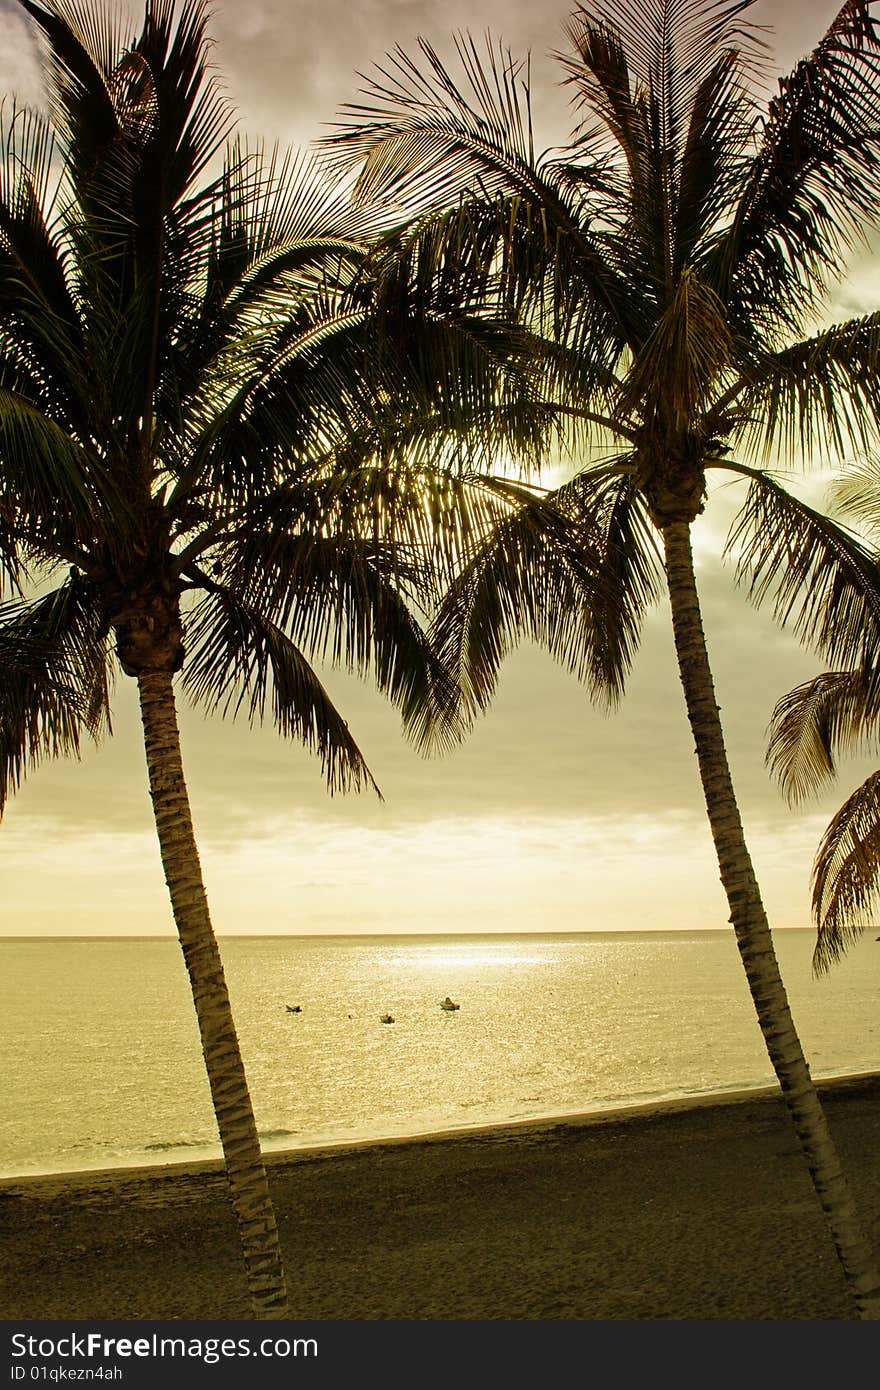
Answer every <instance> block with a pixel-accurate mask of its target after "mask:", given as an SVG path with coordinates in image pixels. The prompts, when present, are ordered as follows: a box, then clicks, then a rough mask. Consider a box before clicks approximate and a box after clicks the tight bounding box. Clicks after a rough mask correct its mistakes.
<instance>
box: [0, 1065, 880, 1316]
mask: <svg viewBox="0 0 880 1390" xmlns="http://www.w3.org/2000/svg"><path fill="white" fill-rule="evenodd" d="M822 1093H823V1099H824V1103H825V1106H826V1113H827V1114H828V1118H829V1122H830V1124H831V1127H832V1130H833V1133H834V1136H835V1139H836V1141H837V1144H838V1147H839V1150H840V1153H841V1156H842V1159H843V1162H844V1165H845V1168H846V1171H847V1174H848V1177H849V1180H850V1183H851V1186H852V1189H853V1191H854V1194H855V1196H856V1199H857V1201H858V1204H859V1206H860V1209H861V1212H862V1216H863V1220H864V1224H865V1227H866V1229H867V1230H868V1231H869V1232H870V1234H871V1236H872V1238H873V1240H874V1242H875V1244H877V1245H880V1076H872V1077H860V1078H851V1079H849V1080H846V1081H835V1082H834V1083H828V1084H826V1085H824V1086H823V1087H822ZM268 1164H269V1171H270V1180H271V1184H272V1191H273V1195H274V1198H275V1202H276V1206H277V1211H278V1216H279V1225H280V1229H281V1236H282V1242H283V1245H284V1249H285V1256H286V1260H287V1264H288V1269H289V1275H290V1282H291V1295H292V1304H293V1308H292V1313H293V1316H295V1317H298V1318H305V1319H311V1318H320V1319H345V1318H357V1319H362V1318H392V1319H410V1318H416V1319H424V1318H430V1319H460V1318H507V1319H524V1318H586V1319H594V1318H627V1319H649V1318H650V1319H656V1318H712V1319H718V1318H746V1319H752V1318H762V1319H766V1318H773V1319H789V1318H851V1317H853V1309H852V1306H851V1304H850V1301H849V1297H848V1294H847V1291H846V1289H845V1287H844V1283H843V1278H842V1275H841V1272H840V1269H839V1266H838V1263H837V1259H836V1256H835V1253H834V1250H833V1248H832V1245H831V1242H830V1238H829V1236H828V1234H827V1231H826V1228H825V1224H824V1219H823V1217H822V1215H821V1212H820V1210H819V1207H818V1204H817V1202H816V1199H815V1196H814V1195H813V1189H812V1186H811V1183H810V1180H809V1177H808V1174H807V1171H806V1168H805V1166H804V1162H803V1159H802V1157H801V1154H800V1149H799V1146H798V1144H797V1140H796V1138H795V1136H794V1133H793V1131H792V1129H791V1126H790V1123H789V1121H788V1118H787V1116H786V1114H785V1111H784V1109H783V1106H782V1102H781V1100H780V1098H779V1096H778V1093H775V1092H773V1093H771V1094H769V1095H768V1094H765V1093H755V1092H753V1093H750V1094H749V1093H747V1094H746V1095H744V1096H743V1095H740V1096H738V1097H736V1098H727V1099H725V1100H724V1101H723V1102H720V1103H719V1102H718V1101H717V1100H713V1101H712V1102H711V1103H705V1102H697V1103H693V1104H687V1105H684V1104H681V1103H674V1104H667V1105H663V1106H654V1107H643V1108H641V1109H640V1110H638V1111H631V1112H628V1113H627V1112H620V1111H618V1112H614V1113H611V1114H606V1115H605V1116H603V1117H601V1118H598V1119H597V1118H596V1117H578V1118H577V1119H566V1120H564V1121H550V1120H548V1121H541V1122H538V1123H530V1124H526V1125H519V1126H510V1127H506V1128H494V1129H491V1130H489V1129H487V1130H480V1131H471V1132H465V1133H459V1134H457V1135H453V1136H449V1135H439V1136H432V1137H430V1138H427V1139H408V1140H397V1141H389V1142H384V1143H377V1144H370V1145H364V1146H360V1147H350V1148H346V1149H336V1150H326V1149H325V1150H320V1151H319V1150H315V1151H311V1152H300V1153H296V1152H294V1153H285V1154H276V1155H270V1156H269V1158H268ZM0 1225H2V1232H3V1248H4V1256H5V1258H4V1261H3V1263H4V1266H5V1271H6V1278H5V1288H4V1290H3V1294H2V1298H0V1316H2V1317H4V1318H7V1319H13V1318H15V1319H44V1318H66V1319H94V1318H161V1319H174V1318H247V1317H248V1316H249V1308H248V1305H247V1301H246V1297H245V1296H244V1294H243V1288H244V1280H243V1275H242V1268H241V1262H240V1257H239V1253H238V1247H237V1239H236V1229H235V1222H234V1219H233V1216H232V1212H231V1209H230V1206H229V1203H228V1199H227V1195H226V1187H225V1179H224V1176H223V1173H222V1170H221V1169H220V1168H219V1166H218V1165H212V1164H203V1165H198V1166H196V1165H192V1166H185V1167H184V1166H178V1167H174V1168H170V1167H169V1168H151V1169H126V1170H117V1171H104V1172H100V1173H80V1174H67V1175H64V1176H61V1177H55V1176H53V1177H40V1178H27V1179H7V1180H4V1181H3V1182H0Z"/></svg>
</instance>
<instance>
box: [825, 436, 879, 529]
mask: <svg viewBox="0 0 880 1390" xmlns="http://www.w3.org/2000/svg"><path fill="white" fill-rule="evenodd" d="M830 500H831V504H832V506H833V507H834V509H835V511H837V512H839V513H840V514H841V515H843V516H846V517H851V518H852V519H853V521H855V522H857V523H858V524H859V525H860V526H862V527H863V528H865V529H866V530H867V532H868V534H869V535H870V536H872V537H873V538H875V539H876V538H877V537H880V458H878V457H876V456H875V457H872V456H870V455H869V456H868V457H867V458H863V459H861V460H859V461H858V462H853V463H849V464H848V465H847V468H846V471H845V472H844V473H842V474H841V475H840V477H839V478H837V479H835V481H834V482H833V483H832V485H831V488H830Z"/></svg>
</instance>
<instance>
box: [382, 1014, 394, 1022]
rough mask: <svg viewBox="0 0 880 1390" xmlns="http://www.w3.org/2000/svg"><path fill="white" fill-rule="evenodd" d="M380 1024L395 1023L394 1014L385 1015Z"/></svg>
mask: <svg viewBox="0 0 880 1390" xmlns="http://www.w3.org/2000/svg"><path fill="white" fill-rule="evenodd" d="M379 1022H380V1023H393V1022H394V1014H383V1015H382V1017H381V1018H380V1019H379Z"/></svg>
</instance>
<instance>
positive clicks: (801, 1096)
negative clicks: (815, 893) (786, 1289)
mask: <svg viewBox="0 0 880 1390" xmlns="http://www.w3.org/2000/svg"><path fill="white" fill-rule="evenodd" d="M663 542H664V545H665V549H666V574H667V582H668V585H669V598H670V602H671V605H672V625H673V630H674V633H675V650H676V654H677V656H678V666H679V674H680V676H681V683H682V686H683V688H684V695H685V702H686V704H687V712H688V719H689V720H690V725H691V730H692V732H693V736H694V742H695V744H696V750H697V758H698V760H699V766H700V778H701V781H702V784H703V794H704V796H705V799H706V809H707V811H708V814H709V823H710V825H711V828H712V838H713V840H714V842H715V850H716V853H717V856H718V866H719V868H720V870H721V882H722V884H723V885H724V891H725V893H726V894H727V901H728V903H729V905H730V921H731V923H732V924H733V929H734V931H735V933H736V940H737V945H738V946H739V952H740V956H741V957H742V962H743V966H744V968H745V972H746V976H747V978H748V982H749V989H750V990H751V994H752V1000H753V1002H754V1005H755V1010H756V1012H757V1015H758V1022H759V1024H760V1026H761V1032H762V1033H763V1035H764V1042H765V1043H766V1046H767V1052H768V1053H769V1055H770V1060H771V1062H772V1063H773V1068H774V1070H775V1072H776V1075H777V1077H778V1078H779V1084H780V1086H781V1087H782V1092H783V1096H784V1099H785V1103H786V1105H787V1107H788V1110H789V1113H790V1115H791V1118H792V1120H793V1122H794V1127H795V1130H796V1131H797V1135H798V1138H799V1140H800V1143H801V1147H802V1149H803V1151H804V1156H805V1158H806V1161H807V1166H808V1168H809V1170H810V1176H811V1177H812V1179H813V1185H814V1187H815V1189H816V1194H817V1196H818V1198H819V1201H820V1203H821V1204H822V1209H823V1211H824V1212H825V1215H826V1218H827V1220H828V1225H829V1227H830V1229H831V1234H832V1236H833V1239H834V1244H835V1246H836V1248H837V1253H838V1256H839V1258H840V1262H841V1264H842V1266H843V1270H844V1274H845V1276H846V1279H847V1281H848V1283H849V1287H850V1289H851V1291H852V1294H853V1297H854V1299H855V1303H856V1306H857V1308H858V1311H859V1314H860V1316H861V1317H863V1318H880V1273H878V1264H877V1259H876V1256H875V1254H874V1251H873V1250H872V1248H871V1246H870V1245H869V1243H868V1241H867V1240H866V1238H865V1236H864V1234H863V1230H862V1225H861V1222H860V1220H859V1215H858V1212H857V1210H856V1206H855V1203H854V1201H853V1199H852V1196H851V1195H850V1192H849V1189H848V1187H847V1183H846V1179H845V1178H844V1176H843V1173H842V1171H841V1167H840V1162H839V1160H838V1157H837V1152H836V1150H835V1147H834V1141H833V1139H832V1138H831V1134H830V1132H829V1129H828V1123H827V1120H826V1118H825V1115H824V1112H823V1110H822V1107H821V1104H820V1102H819V1097H818V1095H817V1094H816V1088H815V1086H814V1085H813V1082H812V1080H811V1077H810V1069H809V1067H808V1065H807V1063H806V1061H805V1059H804V1054H803V1049H802V1048H801V1044H800V1040H799V1038H798V1035H797V1032H796V1031H795V1026H794V1022H793V1020H792V1017H791V1012H790V1010H789V1007H788V1000H787V998H786V994H785V988H784V986H783V983H782V978H781V976H780V973H779V965H778V963H777V960H776V953H775V951H774V949H773V941H772V938H771V935H770V928H769V926H768V923H767V915H766V913H765V911H764V905H763V903H762V901H761V894H760V890H759V888H758V883H757V880H756V878H755V871H754V869H753V867H752V861H751V858H750V856H749V852H748V848H747V846H746V842H745V836H744V834H743V828H742V821H741V820H740V814H739V808H738V806H737V803H736V796H735V793H734V790H733V782H732V780H731V776H730V768H729V766H728V762H727V752H726V750H725V747H724V736H723V733H722V728H721V720H720V718H719V713H718V706H717V704H716V702H715V687H714V684H713V680H712V672H711V669H710V666H709V657H708V653H707V651H706V640H705V636H704V634H703V623H702V618H701V615H700V603H699V598H698V596H697V587H696V582H695V578H694V567H693V558H692V555H691V543H690V527H689V525H688V523H687V522H673V523H672V524H670V525H667V526H665V527H664V528H663Z"/></svg>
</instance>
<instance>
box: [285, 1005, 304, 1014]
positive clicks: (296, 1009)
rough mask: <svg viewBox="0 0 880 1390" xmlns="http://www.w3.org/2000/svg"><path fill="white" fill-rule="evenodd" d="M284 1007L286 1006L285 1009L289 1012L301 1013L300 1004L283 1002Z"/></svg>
mask: <svg viewBox="0 0 880 1390" xmlns="http://www.w3.org/2000/svg"><path fill="white" fill-rule="evenodd" d="M284 1007H285V1008H286V1010H287V1012H288V1013H289V1014H301V1013H302V1004H285V1006H284Z"/></svg>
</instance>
